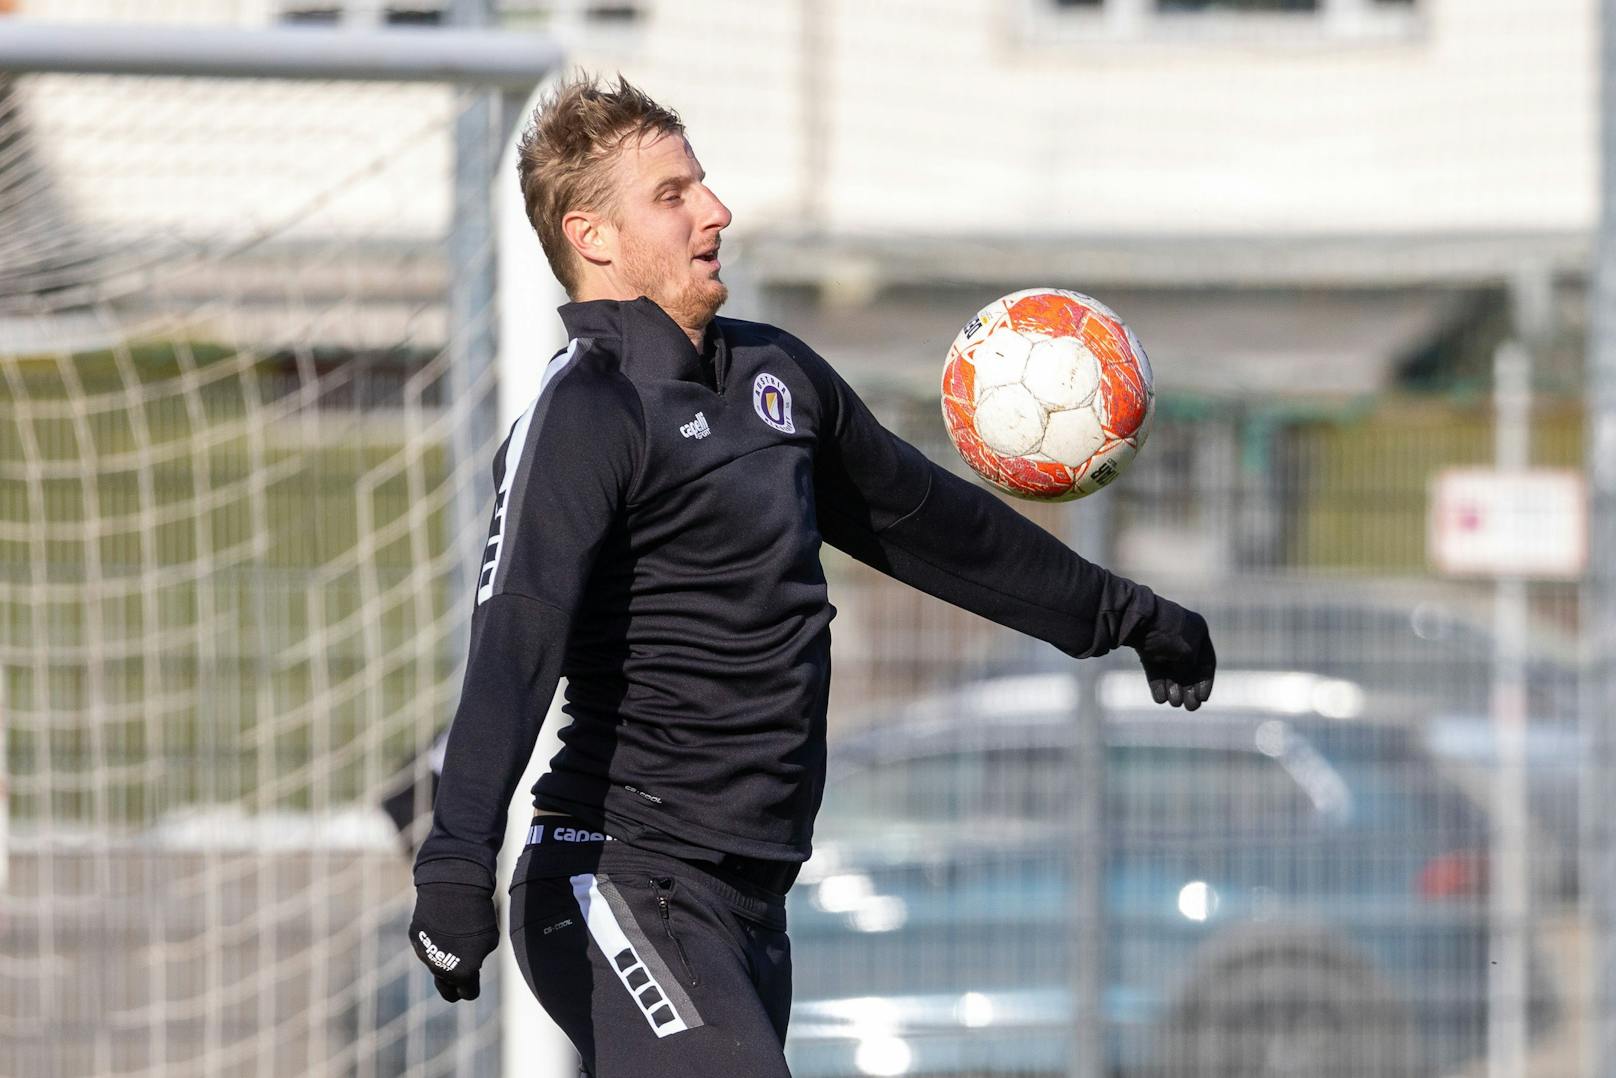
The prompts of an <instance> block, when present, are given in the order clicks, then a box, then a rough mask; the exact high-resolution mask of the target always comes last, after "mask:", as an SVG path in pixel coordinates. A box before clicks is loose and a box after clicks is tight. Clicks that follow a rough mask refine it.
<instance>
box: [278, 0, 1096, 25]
mask: <svg viewBox="0 0 1616 1078" xmlns="http://www.w3.org/2000/svg"><path fill="white" fill-rule="evenodd" d="M1093 2H1094V3H1099V2H1100V0H1093ZM451 6H452V4H451V3H450V0H323V2H321V0H284V2H283V4H282V6H281V13H280V20H281V22H283V23H292V24H299V25H305V26H308V25H314V26H335V25H338V24H346V25H358V26H447V25H448V24H449V22H450V17H449V9H450V7H451ZM642 8H643V5H642V4H640V3H634V2H628V0H616V2H613V0H512V2H508V3H505V4H502V5H501V6H500V8H499V9H498V11H497V12H495V13H494V15H493V19H494V22H495V23H497V24H502V25H516V26H522V27H527V26H537V27H543V26H545V25H548V23H549V22H550V21H556V20H559V21H567V20H572V21H577V22H582V23H586V24H590V25H600V26H628V25H633V24H636V23H638V22H639V21H641V19H642V17H643V15H644V11H643V10H642Z"/></svg>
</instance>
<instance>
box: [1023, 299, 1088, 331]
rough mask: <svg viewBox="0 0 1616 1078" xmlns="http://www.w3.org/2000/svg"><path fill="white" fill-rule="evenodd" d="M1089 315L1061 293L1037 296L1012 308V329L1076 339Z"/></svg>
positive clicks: (1079, 305)
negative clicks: (1079, 328)
mask: <svg viewBox="0 0 1616 1078" xmlns="http://www.w3.org/2000/svg"><path fill="white" fill-rule="evenodd" d="M1087 315H1088V311H1087V310H1086V309H1085V308H1084V307H1083V306H1082V305H1081V304H1079V303H1077V302H1075V301H1073V300H1071V299H1069V298H1068V297H1066V296H1063V295H1061V294H1060V293H1058V292H1037V293H1034V294H1033V295H1030V296H1026V297H1025V298H1022V299H1018V300H1016V301H1015V302H1014V303H1012V304H1010V325H1011V327H1012V328H1014V329H1016V330H1017V331H1018V332H1021V333H1037V334H1040V335H1042V336H1045V337H1073V336H1076V335H1077V331H1078V327H1080V326H1081V325H1082V324H1083V319H1084V318H1085V317H1087Z"/></svg>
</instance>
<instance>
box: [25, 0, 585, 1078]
mask: <svg viewBox="0 0 1616 1078" xmlns="http://www.w3.org/2000/svg"><path fill="white" fill-rule="evenodd" d="M470 6H476V5H474V4H473V5H470ZM0 23H3V26H0V89H3V90H4V95H5V96H4V100H3V102H0V264H4V265H7V267H8V268H7V270H6V271H5V272H4V274H0V702H3V703H4V707H3V708H0V751H3V752H4V761H5V768H4V771H3V772H0V773H3V774H4V775H5V782H6V785H7V787H8V796H7V799H6V801H5V803H4V805H0V826H5V827H6V830H5V831H0V838H3V840H4V848H3V851H0V871H6V872H7V874H6V875H4V876H0V880H4V881H5V882H6V886H5V887H3V888H0V931H4V932H5V933H6V934H7V936H8V937H9V938H10V939H11V940H12V941H13V942H14V943H17V944H19V947H18V948H8V949H7V950H6V952H5V953H4V954H0V967H3V968H5V969H6V970H7V977H6V978H4V979H0V1044H4V1045H5V1046H6V1047H5V1048H4V1049H0V1071H5V1072H8V1073H97V1074H108V1075H150V1076H154V1078H155V1076H157V1075H163V1076H167V1075H191V1074H195V1075H202V1074H214V1073H219V1072H221V1071H224V1070H246V1071H250V1072H252V1073H256V1074H260V1075H279V1074H287V1075H291V1074H314V1073H331V1074H338V1073H340V1074H352V1075H361V1076H364V1075H384V1074H389V1075H390V1074H421V1075H425V1074H446V1073H458V1074H484V1073H489V1071H490V1069H491V1067H493V1066H496V1065H497V1064H496V1063H495V1061H496V1060H497V1059H498V1056H499V1042H500V1035H499V1026H500V1023H499V1021H498V1018H497V1011H496V1010H495V1008H494V998H493V997H498V996H500V995H505V996H506V997H509V996H510V995H511V992H505V993H501V992H490V993H487V994H485V999H484V1000H482V1001H479V1003H478V1004H477V1005H475V1006H473V1005H468V1004H462V1005H458V1006H456V1007H454V1008H449V1007H447V1006H445V1005H444V1004H443V1003H442V1002H441V1000H439V999H438V998H437V996H436V993H435V992H433V991H432V990H431V987H430V978H429V977H427V976H426V973H425V971H424V970H421V969H418V968H416V967H417V965H418V963H416V961H415V959H414V956H413V955H412V954H410V953H409V951H408V950H407V948H406V947H405V946H404V942H403V941H404V932H403V924H404V922H405V921H407V919H408V916H409V905H410V891H409V873H408V868H409V863H408V858H407V856H406V855H405V853H404V852H403V851H402V850H401V849H400V843H399V836H398V835H397V834H395V833H394V832H393V830H392V825H391V824H390V823H388V822H387V819H386V817H385V816H384V815H383V814H382V813H381V811H380V809H379V808H378V804H379V801H380V800H381V798H382V797H383V796H384V795H385V793H386V792H387V791H389V790H390V789H394V788H396V787H397V786H398V784H399V783H400V782H401V781H404V782H409V781H411V779H414V780H416V781H414V782H413V785H414V788H415V790H416V791H417V798H416V808H417V815H419V814H420V812H424V810H425V808H426V807H427V806H426V802H425V796H424V792H425V790H426V789H428V785H427V783H426V782H425V781H424V779H425V775H424V773H423V765H422V764H421V763H419V762H415V761H412V756H414V755H415V753H417V752H418V751H419V750H420V749H422V748H424V747H425V746H426V745H427V744H428V743H429V742H430V740H431V738H432V735H433V734H434V733H435V732H436V731H437V730H438V729H440V728H441V727H442V726H443V725H444V724H445V723H446V722H447V721H448V718H449V716H450V715H451V714H452V711H453V707H454V704H455V701H456V699H457V697H458V693H459V687H460V677H459V675H460V671H461V669H462V668H463V663H464V658H465V640H466V633H467V623H468V620H469V615H470V594H471V593H470V585H471V581H472V580H474V579H475V571H476V566H475V564H474V561H468V552H470V556H471V558H473V559H474V558H475V554H476V552H479V551H480V548H481V539H482V535H483V532H484V531H485V528H486V522H487V514H488V511H489V503H490V500H491V493H492V492H491V489H490V483H489V479H488V475H489V460H490V457H491V453H492V450H493V448H494V446H495V445H497V443H498V441H499V440H500V437H501V436H502V434H503V430H504V428H505V426H506V425H507V421H508V419H509V417H510V416H511V415H512V414H513V412H514V411H517V410H519V408H520V405H519V404H518V403H516V402H517V401H518V400H519V399H520V398H519V397H518V396H517V395H518V394H519V393H520V392H521V389H520V383H521V379H522V378H523V377H524V376H525V373H526V371H527V370H528V369H529V368H531V367H533V366H534V360H533V357H534V356H547V355H548V354H549V352H550V351H553V349H554V347H555V346H556V344H557V343H558V341H557V340H556V339H555V334H556V333H557V332H559V330H558V323H557V324H549V323H547V322H546V321H545V319H544V318H543V317H542V316H535V315H534V314H533V313H532V311H531V309H530V308H532V307H533V306H534V305H535V304H536V305H538V306H539V307H540V308H542V309H543V310H545V311H549V310H552V309H553V307H554V306H555V305H556V303H558V302H559V299H558V298H557V297H556V291H557V289H556V285H555V284H554V282H553V281H552V280H551V278H550V275H549V272H548V269H547V267H545V266H544V265H543V263H542V259H539V258H538V257H537V243H536V241H535V240H534V239H533V237H532V235H531V232H530V231H526V230H525V229H522V230H518V229H517V228H515V227H514V226H513V223H512V220H511V216H510V213H511V210H510V207H509V206H503V207H502V203H503V202H506V201H508V200H509V199H510V198H511V197H512V188H513V187H514V182H513V180H512V179H510V178H506V177H503V176H496V170H498V171H499V172H501V173H503V172H505V171H509V168H508V164H509V158H508V154H509V143H510V135H511V125H512V124H513V123H514V121H515V120H516V119H517V118H518V117H519V116H520V115H521V114H522V112H523V111H524V110H525V108H526V107H527V105H528V104H529V103H530V94H531V93H532V92H533V90H534V87H535V86H537V85H538V84H540V83H541V82H542V80H544V79H545V78H546V77H547V76H549V75H550V74H551V73H553V72H554V71H556V70H557V68H558V67H559V64H560V62H561V59H562V52H561V50H560V48H559V47H558V46H557V45H556V44H555V43H554V42H553V41H552V40H550V39H548V38H545V37H542V36H538V35H534V34H512V33H506V32H494V31H489V30H479V29H467V28H462V27H456V28H444V29H392V30H386V29H375V30H352V29H327V28H320V27H299V28H295V29H291V28H259V29H236V28H225V27H184V28H175V27H165V26H153V25H135V26H127V27H126V26H119V27H105V26H102V27H97V26H94V25H89V24H73V25H71V26H68V25H62V26H56V25H49V24H41V23H37V22H28V21H23V20H16V21H13V20H10V19H4V18H3V17H0ZM502 153H504V154H506V155H507V156H506V157H505V158H503V159H502V158H501V154H502ZM517 214H518V217H519V216H520V210H519V208H518V210H517ZM17 222H23V223H26V224H27V226H28V227H27V228H12V227H11V225H12V224H14V223H17ZM516 246H526V247H528V248H531V250H529V251H528V252H527V253H526V255H525V256H517V255H514V254H513V253H512V251H511V250H510V249H511V248H513V247H516ZM19 267H22V268H21V269H19ZM502 295H503V296H505V297H507V298H508V301H507V302H505V303H501V302H500V301H499V300H500V297H501V296H502ZM509 297H520V298H519V299H517V300H516V301H515V302H511V301H509ZM552 301H554V302H552ZM513 311H518V312H520V316H519V317H515V318H513V317H511V316H510V314H511V312H513ZM552 320H553V316H552ZM517 800H518V802H520V801H522V800H523V799H522V798H521V797H518V799H517ZM8 817H9V819H8ZM502 950H508V948H502ZM495 969H496V964H495V963H490V966H489V969H488V970H487V978H486V980H485V983H488V981H492V980H493V979H494V977H495ZM506 987H507V988H510V989H512V990H513V991H515V992H519V993H520V996H521V997H522V998H523V999H525V1000H526V1001H527V1002H528V1003H529V1004H531V1002H532V1001H531V998H530V997H529V996H528V993H527V992H526V990H525V988H523V987H522V986H521V985H520V983H519V982H517V983H516V984H514V985H511V984H507V985H506ZM532 1012H534V1014H535V1016H536V1012H537V1007H536V1005H534V1006H533V1007H532ZM534 1020H536V1017H535V1018H530V1021H534ZM524 1032H525V1031H524ZM553 1047H554V1045H553V1043H552V1044H551V1045H549V1046H543V1045H541V1048H543V1050H545V1051H548V1050H550V1049H552V1048H553ZM524 1073H529V1074H542V1073H545V1072H544V1071H541V1070H537V1069H535V1068H533V1067H532V1066H531V1061H530V1062H529V1063H528V1064H527V1065H525V1070H524ZM553 1073H556V1074H563V1075H566V1076H567V1078H570V1076H571V1071H570V1069H567V1068H565V1067H564V1066H557V1067H556V1068H555V1069H554V1071H553Z"/></svg>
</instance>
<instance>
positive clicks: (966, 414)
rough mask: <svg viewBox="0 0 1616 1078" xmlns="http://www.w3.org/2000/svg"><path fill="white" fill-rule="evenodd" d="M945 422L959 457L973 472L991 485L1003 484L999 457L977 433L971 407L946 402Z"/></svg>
mask: <svg viewBox="0 0 1616 1078" xmlns="http://www.w3.org/2000/svg"><path fill="white" fill-rule="evenodd" d="M943 422H944V424H945V425H946V426H947V427H948V436H949V438H950V439H951V440H952V441H953V443H954V448H955V449H957V450H959V455H960V456H961V457H963V458H964V460H965V463H966V464H969V465H970V466H971V470H972V471H974V472H975V473H976V474H977V475H980V476H981V477H982V478H983V479H986V480H987V481H988V482H990V483H994V484H999V483H1002V481H1003V479H1002V476H1003V473H1002V471H1001V470H1000V468H999V463H998V457H996V456H995V455H994V454H993V451H992V450H990V449H989V448H988V447H987V446H986V445H985V444H983V442H982V439H981V437H980V436H979V435H978V434H977V433H976V419H975V416H974V415H973V409H972V408H971V406H970V405H969V404H965V403H962V402H960V401H954V400H944V401H943Z"/></svg>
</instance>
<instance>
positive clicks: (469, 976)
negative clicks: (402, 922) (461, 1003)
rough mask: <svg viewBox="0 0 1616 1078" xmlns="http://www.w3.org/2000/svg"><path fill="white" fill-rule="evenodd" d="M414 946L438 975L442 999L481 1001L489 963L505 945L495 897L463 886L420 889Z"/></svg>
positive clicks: (423, 886)
mask: <svg viewBox="0 0 1616 1078" xmlns="http://www.w3.org/2000/svg"><path fill="white" fill-rule="evenodd" d="M410 946H411V947H414V948H415V956H416V957H417V958H419V959H420V960H421V961H422V962H425V963H426V965H427V968H428V969H430V970H431V971H432V979H433V981H434V982H435V983H436V984H437V986H438V995H440V996H442V997H443V998H444V999H446V1000H448V1001H449V1002H450V1003H453V1002H455V1001H456V1000H460V999H476V998H477V994H478V993H479V992H481V991H482V986H481V984H480V983H479V977H478V973H479V971H480V970H481V969H482V965H483V959H485V958H487V957H488V956H489V955H490V954H492V953H493V951H494V948H495V947H497V946H499V922H498V921H497V920H496V919H495V916H494V896H493V894H492V893H491V892H489V891H485V890H484V889H483V888H481V887H470V886H467V885H466V884H462V883H422V884H417V885H416V887H415V916H414V917H412V918H411V919H410Z"/></svg>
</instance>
